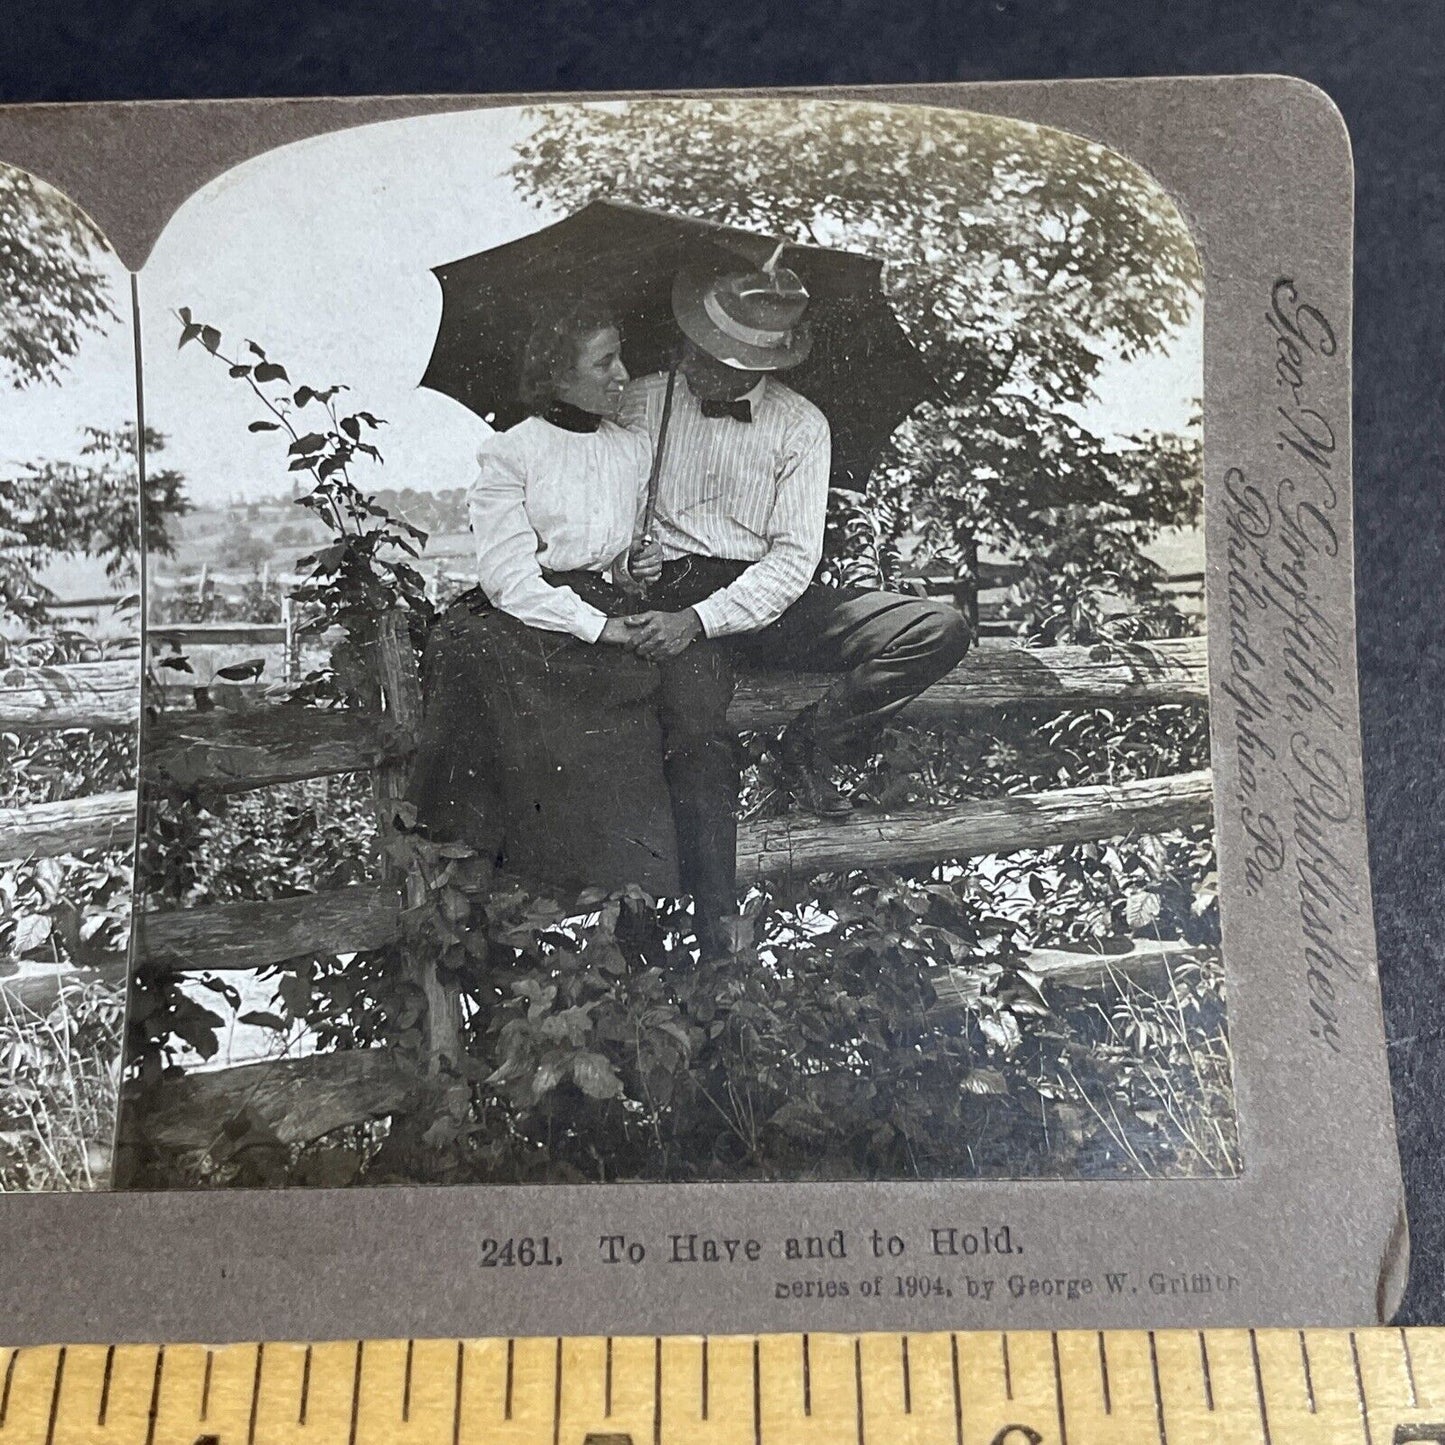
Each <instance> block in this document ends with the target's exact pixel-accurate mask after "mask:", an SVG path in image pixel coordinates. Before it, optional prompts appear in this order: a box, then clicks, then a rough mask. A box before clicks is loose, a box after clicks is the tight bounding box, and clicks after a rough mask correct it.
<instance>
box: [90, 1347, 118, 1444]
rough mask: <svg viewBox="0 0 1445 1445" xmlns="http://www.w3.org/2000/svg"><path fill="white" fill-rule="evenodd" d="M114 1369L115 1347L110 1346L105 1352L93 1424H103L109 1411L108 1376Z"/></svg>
mask: <svg viewBox="0 0 1445 1445" xmlns="http://www.w3.org/2000/svg"><path fill="white" fill-rule="evenodd" d="M114 1368H115V1346H114V1345H111V1346H110V1347H109V1348H108V1349H107V1350H106V1352H105V1375H104V1376H103V1377H102V1379H101V1382H100V1409H99V1410H98V1411H96V1415H95V1423H96V1424H97V1425H104V1424H105V1417H106V1412H107V1411H108V1410H109V1409H110V1376H111V1371H112V1370H113V1369H114Z"/></svg>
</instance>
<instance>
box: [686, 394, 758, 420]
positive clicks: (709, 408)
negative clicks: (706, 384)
mask: <svg viewBox="0 0 1445 1445" xmlns="http://www.w3.org/2000/svg"><path fill="white" fill-rule="evenodd" d="M698 405H699V406H700V407H701V408H702V414H703V415H704V416H710V417H712V418H713V419H714V420H716V419H717V418H718V417H723V416H730V417H732V419H733V420H734V421H751V420H752V419H753V404H752V402H750V401H749V400H748V399H747V397H745V396H743V397H739V398H738V400H737V401H716V400H714V399H712V398H711V397H702V398H701V399H700V400H699V402H698Z"/></svg>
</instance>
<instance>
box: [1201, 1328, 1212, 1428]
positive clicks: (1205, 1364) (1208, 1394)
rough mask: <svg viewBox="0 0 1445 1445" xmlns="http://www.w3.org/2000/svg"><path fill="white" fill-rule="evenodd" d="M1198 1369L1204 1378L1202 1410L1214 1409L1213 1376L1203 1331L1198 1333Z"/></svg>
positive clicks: (1207, 1342)
mask: <svg viewBox="0 0 1445 1445" xmlns="http://www.w3.org/2000/svg"><path fill="white" fill-rule="evenodd" d="M1199 1369H1200V1372H1201V1373H1202V1374H1203V1376H1204V1408H1205V1409H1206V1410H1212V1409H1213V1408H1214V1375H1213V1373H1212V1372H1211V1371H1210V1368H1209V1341H1208V1340H1206V1339H1205V1338H1204V1331H1203V1330H1200V1331H1199Z"/></svg>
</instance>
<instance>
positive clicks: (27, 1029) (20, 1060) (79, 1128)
mask: <svg viewBox="0 0 1445 1445" xmlns="http://www.w3.org/2000/svg"><path fill="white" fill-rule="evenodd" d="M0 998H3V995H0ZM124 1010H125V996H124V992H123V990H121V989H118V988H115V987H112V986H107V985H104V984H99V983H86V984H67V985H66V986H65V987H63V988H62V989H61V991H60V996H59V998H58V999H57V1000H56V1003H55V1005H54V1007H53V1008H51V1009H50V1010H49V1012H48V1013H45V1014H40V1013H36V1012H33V1011H31V1010H29V1009H25V1008H23V1007H22V1008H18V1009H17V1008H14V1007H12V1006H10V1005H9V1004H8V1003H6V1004H0V1192H9V1191H21V1190H24V1191H29V1192H36V1191H61V1190H89V1189H104V1188H106V1187H107V1186H108V1185H109V1183H110V1156H111V1141H112V1136H113V1133H114V1129H115V1110H116V1092H117V1087H118V1083H119V1063H120V1047H121V1030H122V1025H123V1019H124Z"/></svg>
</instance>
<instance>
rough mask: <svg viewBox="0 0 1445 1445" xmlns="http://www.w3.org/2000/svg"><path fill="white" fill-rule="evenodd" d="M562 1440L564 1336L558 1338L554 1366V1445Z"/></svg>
mask: <svg viewBox="0 0 1445 1445" xmlns="http://www.w3.org/2000/svg"><path fill="white" fill-rule="evenodd" d="M561 1438H562V1336H561V1335H558V1336H557V1356H556V1359H555V1360H554V1361H553V1365H552V1445H558V1441H559V1440H561Z"/></svg>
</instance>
